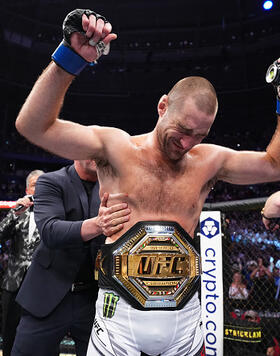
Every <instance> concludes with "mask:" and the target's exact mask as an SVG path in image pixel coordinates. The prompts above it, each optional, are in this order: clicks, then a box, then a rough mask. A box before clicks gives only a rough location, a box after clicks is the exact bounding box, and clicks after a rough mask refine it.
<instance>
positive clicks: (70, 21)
mask: <svg viewBox="0 0 280 356" xmlns="http://www.w3.org/2000/svg"><path fill="white" fill-rule="evenodd" d="M84 14H85V15H86V16H87V17H88V18H89V17H90V15H94V16H95V17H96V20H98V19H102V20H103V21H104V22H105V23H107V22H108V21H107V20H106V18H105V17H104V16H101V15H99V14H97V13H96V12H94V11H92V10H88V9H76V10H73V11H71V12H69V14H68V15H67V16H66V17H65V19H64V21H63V25H62V29H63V38H64V43H65V42H66V43H67V45H68V46H70V43H71V42H70V38H71V35H72V33H73V32H80V33H83V34H85V31H84V29H83V26H82V16H83V15H84Z"/></svg>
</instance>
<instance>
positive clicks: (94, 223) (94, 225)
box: [81, 217, 102, 241]
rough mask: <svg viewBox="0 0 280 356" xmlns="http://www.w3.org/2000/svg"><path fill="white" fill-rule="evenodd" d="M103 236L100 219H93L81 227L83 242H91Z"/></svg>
mask: <svg viewBox="0 0 280 356" xmlns="http://www.w3.org/2000/svg"><path fill="white" fill-rule="evenodd" d="M101 234H102V229H101V227H100V226H99V225H98V218H97V217H95V218H91V219H87V220H84V221H83V224H82V227H81V237H82V239H83V241H89V240H91V239H93V238H94V237H96V236H99V235H101Z"/></svg>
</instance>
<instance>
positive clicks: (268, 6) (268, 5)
mask: <svg viewBox="0 0 280 356" xmlns="http://www.w3.org/2000/svg"><path fill="white" fill-rule="evenodd" d="M272 7H273V1H271V0H266V1H264V3H263V8H264V10H270V9H271V8H272Z"/></svg>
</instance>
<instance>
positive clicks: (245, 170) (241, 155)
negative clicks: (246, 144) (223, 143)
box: [218, 149, 280, 184]
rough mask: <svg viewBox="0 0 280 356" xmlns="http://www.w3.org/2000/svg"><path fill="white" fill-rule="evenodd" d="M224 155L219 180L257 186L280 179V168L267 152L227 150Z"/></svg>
mask: <svg viewBox="0 0 280 356" xmlns="http://www.w3.org/2000/svg"><path fill="white" fill-rule="evenodd" d="M223 155H224V157H223V164H222V168H221V170H220V172H219V174H218V179H219V180H224V181H226V182H229V183H233V184H257V183H265V182H269V181H275V180H279V179H280V167H278V166H277V165H276V164H275V163H274V162H273V160H271V159H270V157H269V155H268V154H267V153H266V152H256V151H234V150H230V149H226V150H225V151H224V152H223Z"/></svg>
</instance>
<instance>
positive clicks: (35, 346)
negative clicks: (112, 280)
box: [12, 160, 130, 356]
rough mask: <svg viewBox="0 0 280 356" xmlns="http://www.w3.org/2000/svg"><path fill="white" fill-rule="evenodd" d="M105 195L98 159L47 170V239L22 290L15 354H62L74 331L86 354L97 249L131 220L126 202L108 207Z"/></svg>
mask: <svg viewBox="0 0 280 356" xmlns="http://www.w3.org/2000/svg"><path fill="white" fill-rule="evenodd" d="M107 200H108V195H107V194H105V195H104V196H103V198H102V201H101V205H100V199H99V184H98V181H97V175H96V165H95V162H94V161H92V160H85V161H75V162H74V165H72V166H68V167H65V168H62V169H60V170H58V171H55V172H50V173H46V174H44V175H42V176H41V177H40V179H38V182H37V185H36V195H35V220H36V223H37V227H38V229H39V232H40V235H41V243H40V245H39V246H38V248H37V250H36V253H35V254H34V257H33V261H32V264H31V266H30V268H29V271H28V273H27V275H26V278H25V281H24V283H23V285H22V287H21V289H20V291H19V293H18V296H17V302H18V303H19V304H20V305H21V306H22V308H23V310H24V311H23V315H22V318H21V320H20V323H19V327H18V329H17V335H16V339H15V343H14V347H13V350H12V355H13V356H16V355H22V356H23V355H26V356H27V355H29V356H30V355H34V356H35V355H36V356H38V355H40V356H53V355H56V353H57V351H58V347H59V344H60V341H61V340H62V338H63V337H64V336H65V335H66V334H67V333H70V335H71V337H72V338H73V340H74V341H75V345H76V354H77V356H85V355H86V351H87V345H88V341H89V336H90V332H91V328H92V324H93V319H94V314H95V300H96V296H97V283H96V282H95V281H94V261H95V257H96V253H97V251H98V249H99V247H100V246H101V244H102V243H103V242H104V236H103V235H101V234H102V233H104V234H106V235H108V236H110V235H111V234H113V233H115V232H116V231H119V230H121V229H122V227H123V223H124V222H126V221H128V219H129V214H130V210H129V209H128V208H127V204H126V203H121V204H117V205H114V206H111V207H110V208H107V207H106V204H107Z"/></svg>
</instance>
